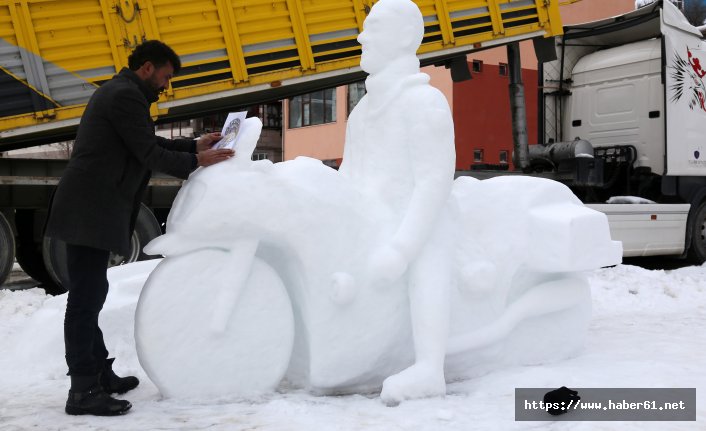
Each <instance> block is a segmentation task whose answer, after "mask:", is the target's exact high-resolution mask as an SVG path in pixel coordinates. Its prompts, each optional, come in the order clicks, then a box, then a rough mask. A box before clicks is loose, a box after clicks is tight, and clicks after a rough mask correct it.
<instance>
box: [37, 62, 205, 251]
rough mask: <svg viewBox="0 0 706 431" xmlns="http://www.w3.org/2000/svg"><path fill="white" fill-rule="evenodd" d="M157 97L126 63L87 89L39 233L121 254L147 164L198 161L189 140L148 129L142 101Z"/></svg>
mask: <svg viewBox="0 0 706 431" xmlns="http://www.w3.org/2000/svg"><path fill="white" fill-rule="evenodd" d="M156 99H157V95H156V94H155V93H154V91H152V90H151V89H150V88H149V87H148V86H147V85H145V84H144V83H143V82H142V81H141V80H140V79H139V78H138V76H137V75H136V74H135V73H134V72H133V71H131V70H129V69H127V68H124V69H123V70H121V71H120V73H118V74H117V75H115V76H114V77H113V79H111V80H110V81H108V82H106V83H105V84H104V85H103V86H101V87H100V88H98V89H97V90H96V91H95V93H93V96H92V97H91V100H90V101H89V102H88V105H87V106H86V110H85V111H84V113H83V116H82V117H81V123H80V124H79V128H78V134H77V136H76V143H75V144H74V149H73V152H72V154H71V159H70V160H69V164H68V166H67V168H66V171H65V172H64V174H63V176H62V177H61V181H60V182H59V186H58V188H57V190H56V193H55V194H54V199H53V203H52V206H51V211H50V214H49V219H48V222H47V229H46V235H48V236H50V237H52V238H57V239H60V240H63V241H65V242H67V243H70V244H76V245H84V246H89V247H94V248H99V249H104V250H110V251H113V252H116V253H118V254H121V255H123V256H124V255H127V253H128V251H129V249H130V237H131V235H132V231H133V229H134V227H135V220H136V218H137V214H138V212H139V209H140V201H141V200H142V196H143V193H144V191H145V189H146V187H147V183H148V181H149V178H150V175H151V171H152V170H155V171H160V172H164V173H167V174H170V175H173V176H175V177H179V178H187V177H188V176H189V174H190V173H191V171H192V170H193V169H195V168H196V163H197V162H196V156H195V155H194V154H193V153H195V152H196V143H195V142H194V141H193V140H170V139H164V138H161V137H158V136H156V135H155V133H154V124H153V122H152V118H151V117H150V112H149V107H150V104H151V103H152V102H154V101H156Z"/></svg>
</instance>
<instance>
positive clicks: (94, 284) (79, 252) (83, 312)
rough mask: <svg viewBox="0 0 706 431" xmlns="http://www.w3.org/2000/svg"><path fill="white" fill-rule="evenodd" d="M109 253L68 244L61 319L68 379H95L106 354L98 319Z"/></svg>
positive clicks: (105, 284) (105, 286) (105, 288)
mask: <svg viewBox="0 0 706 431" xmlns="http://www.w3.org/2000/svg"><path fill="white" fill-rule="evenodd" d="M109 256H110V252H109V251H108V250H100V249H96V248H91V247H84V246H79V245H72V244H67V246H66V257H67V265H68V274H69V295H68V301H67V303H66V315H65V316H64V345H65V347H66V364H67V365H68V366H69V375H71V376H94V375H97V374H98V373H99V372H100V371H101V370H102V369H103V364H104V363H105V360H106V358H107V357H108V350H107V349H106V348H105V343H104V342H103V332H101V329H100V328H99V327H98V315H99V314H100V312H101V310H102V309H103V304H104V303H105V298H106V296H107V295H108V278H107V271H108V258H109Z"/></svg>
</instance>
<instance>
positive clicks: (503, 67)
mask: <svg viewBox="0 0 706 431" xmlns="http://www.w3.org/2000/svg"><path fill="white" fill-rule="evenodd" d="M498 68H499V69H500V76H507V64H506V63H500V64H498Z"/></svg>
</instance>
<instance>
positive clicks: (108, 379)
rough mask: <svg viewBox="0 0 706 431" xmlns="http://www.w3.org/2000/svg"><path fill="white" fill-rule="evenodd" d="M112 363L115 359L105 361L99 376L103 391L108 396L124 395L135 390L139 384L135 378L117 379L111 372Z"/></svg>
mask: <svg viewBox="0 0 706 431" xmlns="http://www.w3.org/2000/svg"><path fill="white" fill-rule="evenodd" d="M113 361H115V358H110V359H106V360H105V364H104V365H103V371H102V372H101V376H100V383H101V386H102V387H103V390H104V391H106V392H107V393H109V394H124V393H125V392H127V391H130V390H133V389H135V388H136V387H137V385H139V384H140V381H139V380H138V379H137V377H134V376H127V377H118V376H117V375H115V373H114V372H113Z"/></svg>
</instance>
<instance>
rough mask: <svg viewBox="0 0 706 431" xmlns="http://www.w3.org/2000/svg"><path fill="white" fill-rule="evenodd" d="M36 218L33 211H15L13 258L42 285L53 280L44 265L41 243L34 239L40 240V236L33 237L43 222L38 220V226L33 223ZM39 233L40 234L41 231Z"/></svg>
mask: <svg viewBox="0 0 706 431" xmlns="http://www.w3.org/2000/svg"><path fill="white" fill-rule="evenodd" d="M37 217H38V215H37V214H36V211H34V210H16V211H15V228H17V246H16V252H15V258H16V259H17V263H19V264H20V266H21V267H22V270H23V271H24V272H25V273H26V274H27V275H29V276H30V277H32V278H33V279H34V280H36V281H38V282H40V283H43V284H47V283H53V282H54V280H52V278H51V276H50V275H49V272H48V271H47V268H46V266H45V265H44V257H43V255H42V242H41V240H38V239H36V238H40V239H41V235H35V234H36V233H37V232H36V230H37V229H36V226H41V225H43V224H44V222H43V220H39V222H40V224H38V223H35V221H37V220H36V219H37ZM39 233H40V234H41V231H40V232H39Z"/></svg>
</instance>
